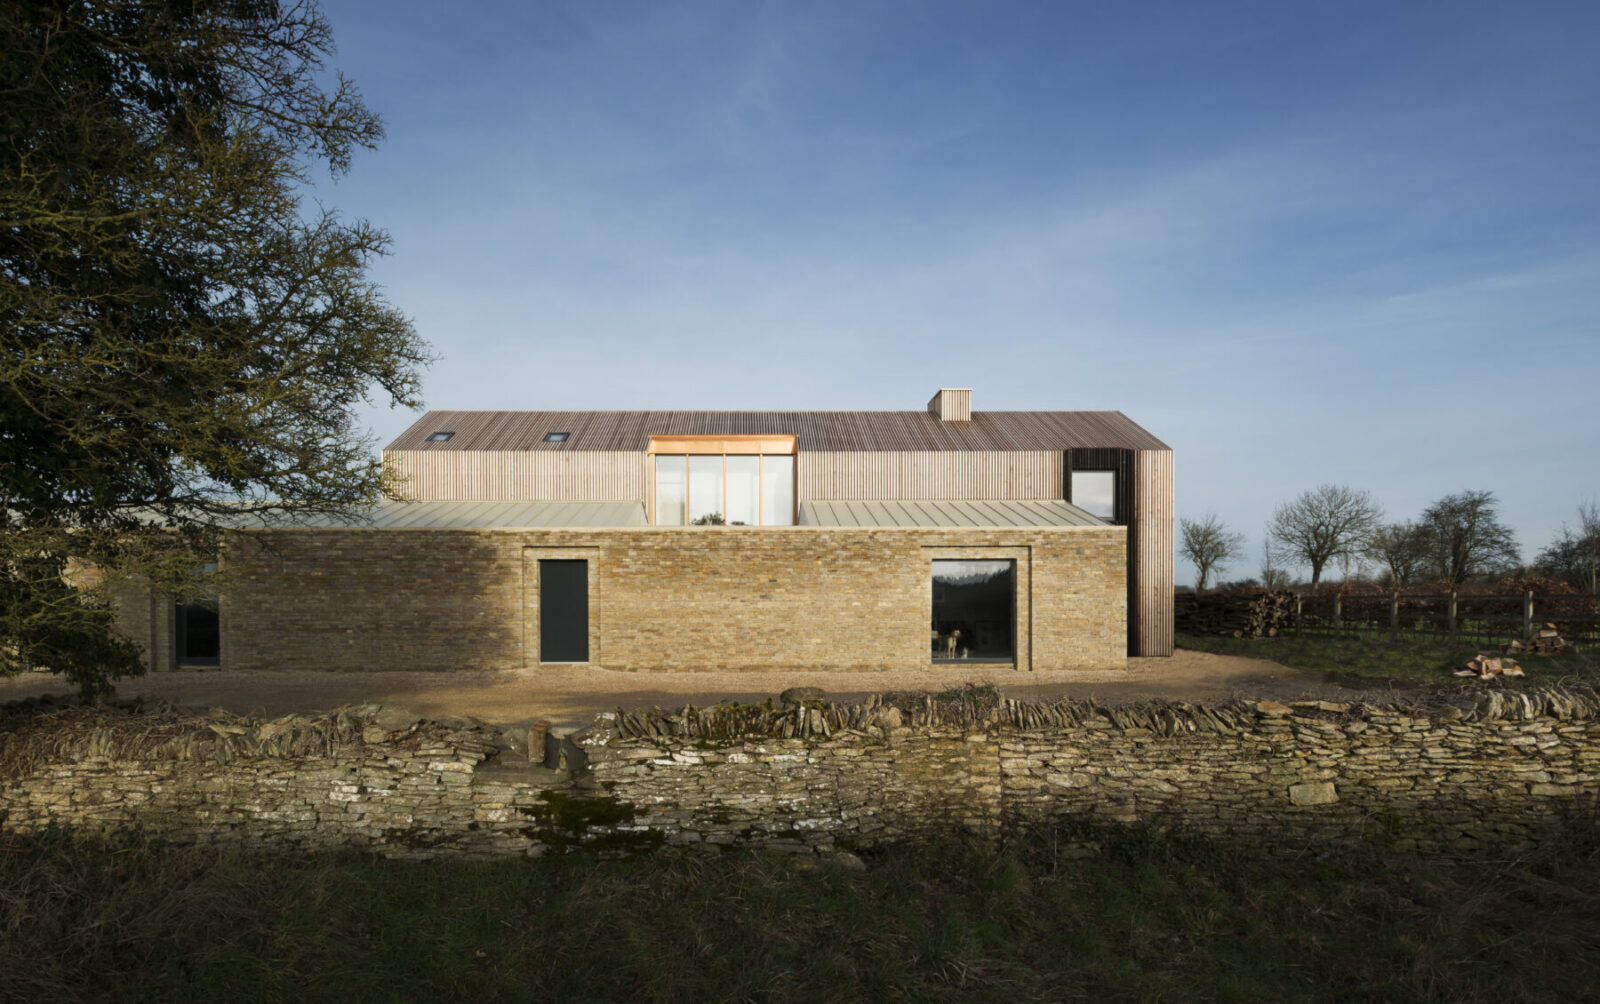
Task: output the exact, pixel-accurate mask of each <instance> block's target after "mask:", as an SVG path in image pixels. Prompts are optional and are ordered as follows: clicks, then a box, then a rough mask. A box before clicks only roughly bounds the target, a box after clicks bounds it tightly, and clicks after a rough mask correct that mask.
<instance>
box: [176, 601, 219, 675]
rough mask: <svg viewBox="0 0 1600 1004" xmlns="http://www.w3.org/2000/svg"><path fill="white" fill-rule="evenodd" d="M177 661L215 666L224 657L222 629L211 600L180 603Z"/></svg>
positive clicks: (181, 664) (187, 664) (183, 663)
mask: <svg viewBox="0 0 1600 1004" xmlns="http://www.w3.org/2000/svg"><path fill="white" fill-rule="evenodd" d="M176 634H177V645H176V648H177V661H178V665H180V666H216V665H219V664H220V662H221V657H222V631H221V629H220V626H219V624H218V622H217V608H216V605H215V604H212V603H180V604H178V623H177V632H176Z"/></svg>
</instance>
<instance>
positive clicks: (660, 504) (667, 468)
mask: <svg viewBox="0 0 1600 1004" xmlns="http://www.w3.org/2000/svg"><path fill="white" fill-rule="evenodd" d="M685 459H686V458H685V457H684V456H683V454H681V453H676V454H663V455H661V456H658V457H656V525H657V526H682V525H683V524H684V522H685V519H684V513H685V511H686V509H685V502H686V501H687V499H688V494H687V493H688V482H687V481H686V480H685V470H686V468H685V465H684V461H685Z"/></svg>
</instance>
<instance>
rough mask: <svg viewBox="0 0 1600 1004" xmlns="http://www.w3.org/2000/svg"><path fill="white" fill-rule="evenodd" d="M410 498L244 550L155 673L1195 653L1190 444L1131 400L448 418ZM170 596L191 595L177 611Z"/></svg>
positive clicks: (949, 393)
mask: <svg viewBox="0 0 1600 1004" xmlns="http://www.w3.org/2000/svg"><path fill="white" fill-rule="evenodd" d="M383 460H384V464H385V466H386V468H387V469H388V470H389V471H391V472H392V473H394V474H397V475H398V476H399V477H400V478H401V479H402V484H403V490H404V493H405V495H406V496H407V498H406V500H405V501H387V502H384V503H382V504H380V505H379V506H377V507H376V508H375V509H374V510H373V511H372V512H371V513H370V514H369V516H368V518H366V519H365V520H363V521H361V522H359V523H355V524H352V523H348V522H347V523H344V524H337V525H336V524H334V523H332V522H330V521H314V522H311V523H306V524H302V525H298V526H294V527H283V528H277V529H272V530H268V531H264V532H261V533H260V534H257V535H252V536H247V537H242V538H240V539H238V540H235V541H232V542H231V543H230V544H229V546H228V548H227V549H226V550H225V552H224V555H223V562H224V565H225V566H226V572H227V575H226V579H227V583H228V585H227V588H226V589H225V590H224V591H223V593H222V595H221V596H220V599H219V602H218V604H217V609H216V612H215V613H212V612H211V610H210V608H209V607H208V606H207V605H204V604H202V605H197V606H192V607H185V608H181V609H179V610H176V611H171V610H170V609H167V608H163V607H162V606H161V604H159V603H152V605H151V609H150V611H149V615H148V617H144V616H142V615H141V613H140V611H137V610H135V611H132V612H131V614H130V616H129V617H128V618H127V627H128V630H129V631H130V633H131V634H133V635H134V636H135V637H137V638H139V640H140V641H141V642H142V643H144V644H145V646H146V648H147V650H148V651H149V653H150V656H151V661H152V664H153V665H156V666H171V665H181V664H195V663H200V664H206V663H211V664H217V663H220V665H222V666H225V667H228V668H233V669H246V670H248V669H269V668H270V669H329V670H343V671H362V670H382V669H391V668H394V669H429V670H450V669H508V668H517V667H524V666H530V667H531V666H539V665H547V664H556V663H563V664H586V665H590V666H595V667H601V668H605V669H615V670H635V671H647V672H653V671H683V670H695V669H732V668H740V669H745V668H748V669H762V670H765V669H770V670H775V671H782V670H820V669H837V670H890V669H893V670H903V669H915V668H931V669H932V670H935V671H943V670H949V671H951V672H952V673H953V674H954V676H957V677H958V676H959V670H961V669H962V668H963V667H969V666H974V665H982V666H989V667H995V666H1011V667H1015V668H1016V669H1017V670H1020V671H1026V670H1060V669H1067V670H1072V669H1084V670H1103V669H1113V668H1122V667H1124V666H1125V665H1126V660H1127V657H1128V656H1129V655H1137V656H1163V655H1170V654H1171V653H1172V644H1173V620H1172V587H1173V567H1172V562H1173V543H1172V542H1173V538H1172V490H1173V489H1172V470H1173V468H1172V451H1171V449H1170V448H1168V447H1167V446H1166V445H1165V444H1163V443H1162V442H1161V441H1160V440H1158V439H1156V438H1155V437H1154V436H1152V435H1151V434H1150V433H1148V432H1146V431H1145V430H1144V429H1142V428H1140V427H1139V426H1138V425H1136V424H1135V423H1133V422H1132V421H1130V420H1129V419H1128V418H1127V417H1125V416H1124V415H1122V414H1121V413H1120V412H1114V411H1110V412H1108V411H1091V412H1085V411H1061V412H1017V411H1011V412H1005V411H987V412H986V411H973V410H972V408H971V392H970V391H969V390H966V389H949V388H947V389H942V390H940V391H939V392H938V393H937V394H935V395H934V397H933V399H932V400H931V401H930V402H929V403H928V406H927V408H926V409H924V410H918V411H800V412H782V411H750V412H734V411H592V412H580V411H430V412H428V413H427V414H425V415H424V416H423V417H422V418H421V419H419V420H418V421H417V422H416V423H415V424H414V425H412V426H411V428H410V429H408V430H407V431H406V432H405V433H403V434H402V435H401V436H400V437H399V438H398V439H396V440H395V441H394V442H393V443H391V444H390V445H389V446H388V448H387V449H386V450H384V453H383ZM167 607H170V604H168V605H167Z"/></svg>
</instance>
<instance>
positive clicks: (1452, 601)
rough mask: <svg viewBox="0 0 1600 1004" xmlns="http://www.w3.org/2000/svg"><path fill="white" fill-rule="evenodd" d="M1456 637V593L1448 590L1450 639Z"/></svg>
mask: <svg viewBox="0 0 1600 1004" xmlns="http://www.w3.org/2000/svg"><path fill="white" fill-rule="evenodd" d="M1455 636H1456V591H1455V590H1454V589H1452V590H1450V637H1452V638H1454V637H1455Z"/></svg>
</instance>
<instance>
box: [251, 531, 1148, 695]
mask: <svg viewBox="0 0 1600 1004" xmlns="http://www.w3.org/2000/svg"><path fill="white" fill-rule="evenodd" d="M1125 536H1126V530H1125V528H1123V527H1113V526H1104V527H1063V528H1007V529H978V528H969V529H943V528H941V529H905V528H877V529H866V528H832V527H829V528H820V527H791V528H782V529H774V528H759V527H715V528H713V527H676V528H672V527H646V528H628V529H611V530H443V529H439V530H400V529H353V530H332V529H315V530H310V529H306V530H284V531H276V532H273V533H270V534H266V535H264V536H262V537H261V538H259V539H253V540H239V541H236V542H234V544H233V545H232V546H231V547H230V549H229V551H228V553H227V558H226V564H227V570H228V581H229V583H230V585H229V591H228V592H226V593H224V595H223V597H222V602H221V623H222V664H223V666H224V667H225V668H230V669H245V670H251V669H269V668H270V669H330V670H368V669H390V668H406V669H425V670H449V669H458V668H471V669H509V668H515V667H520V666H523V665H533V664H537V662H538V659H539V652H538V648H539V641H538V639H539V631H538V611H539V595H538V589H539V587H538V582H539V576H538V566H537V562H538V560H539V559H540V558H550V557H563V556H566V557H581V558H586V559H588V560H589V562H590V566H589V568H590V577H591V588H590V646H589V648H590V662H591V664H593V665H596V666H599V667H603V668H606V669H617V670H630V671H646V672H649V671H661V670H665V671H674V670H707V669H709V670H716V669H772V670H796V669H804V670H881V669H894V670H905V669H912V670H916V669H921V670H927V669H928V666H929V662H930V651H931V649H930V633H929V624H930V610H931V603H932V587H931V565H930V562H931V560H932V559H933V558H936V557H937V558H947V557H949V558H955V557H972V558H1011V559H1014V560H1016V562H1017V570H1018V575H1017V579H1018V585H1017V592H1018V597H1017V643H1018V645H1017V647H1018V660H1017V665H1018V668H1019V669H1022V670H1026V669H1086V670H1088V669H1095V670H1099V669H1120V668H1122V667H1123V666H1125V665H1126V653H1127V636H1126V624H1127V592H1126V576H1127V569H1126V559H1125V554H1126V551H1125ZM951 671H952V672H958V670H954V669H953V670H951Z"/></svg>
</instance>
